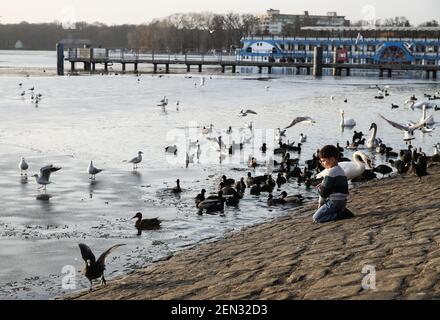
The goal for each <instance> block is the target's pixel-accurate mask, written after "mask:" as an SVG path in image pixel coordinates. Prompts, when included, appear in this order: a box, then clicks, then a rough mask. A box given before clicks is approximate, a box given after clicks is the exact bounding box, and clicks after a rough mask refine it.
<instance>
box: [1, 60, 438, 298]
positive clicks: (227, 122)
mask: <svg viewBox="0 0 440 320" xmlns="http://www.w3.org/2000/svg"><path fill="white" fill-rule="evenodd" d="M43 57H44V55H43ZM53 58H55V55H53ZM19 59H24V61H25V60H26V58H23V57H21V58H19ZM42 59H43V60H44V59H49V58H48V57H46V58H42ZM50 59H52V56H50ZM0 60H2V59H1V58H0ZM45 61H46V60H45ZM29 63H30V64H31V65H32V66H34V64H36V65H38V62H36V61H35V60H32V61H31V62H29ZM24 64H25V63H24ZM40 66H41V65H40ZM45 66H46V65H43V66H42V67H45ZM204 76H205V77H206V85H205V86H204V87H200V86H199V85H197V86H195V85H194V84H195V83H197V84H199V83H200V75H198V74H193V75H192V78H189V77H188V76H187V75H167V76H164V77H158V76H154V77H153V76H151V75H143V76H141V77H140V82H138V81H137V78H136V77H135V76H133V75H127V76H114V75H110V76H80V77H30V78H23V77H11V76H10V77H0V114H1V117H0V152H1V155H2V157H1V158H0V170H1V171H2V179H1V180H0V196H1V199H2V200H1V201H2V210H1V211H0V239H1V242H2V247H1V249H0V298H5V299H13V298H31V299H47V298H52V297H55V296H57V295H60V294H62V293H65V292H69V291H68V290H64V289H63V288H62V286H61V284H62V277H63V274H62V270H63V268H64V267H65V266H73V267H74V268H75V271H76V280H77V283H76V289H77V290H80V289H84V288H87V287H88V281H87V280H86V279H85V278H84V276H83V275H82V274H81V273H80V270H81V269H82V267H83V261H82V259H81V255H80V251H79V248H78V243H80V242H84V243H86V244H88V245H90V247H91V248H92V249H93V250H94V252H95V254H97V255H99V254H100V253H101V252H103V251H104V250H106V249H107V248H108V247H110V246H112V245H114V244H117V243H125V244H127V245H126V246H124V247H121V248H119V249H118V250H117V251H115V252H114V253H113V254H112V255H111V256H110V259H109V260H108V266H107V271H106V276H107V278H110V277H111V276H114V275H117V274H121V273H124V272H129V271H131V270H133V269H134V268H137V267H141V266H144V265H146V264H148V263H151V262H152V261H154V260H155V259H159V258H162V257H165V256H167V255H169V254H170V253H172V252H175V251H176V250H181V249H184V248H187V247H190V246H193V245H195V244H197V243H199V242H201V241H205V240H207V239H216V238H218V237H221V236H222V235H223V234H224V233H225V232H227V231H232V230H239V229H240V228H243V227H245V226H250V225H254V224H257V223H260V222H264V221H268V220H269V219H272V218H274V217H277V216H280V215H283V214H285V212H286V210H291V208H268V207H267V205H266V200H267V197H266V195H263V196H261V197H252V196H250V195H249V194H247V195H246V196H245V197H244V199H243V200H242V201H241V202H240V206H239V208H238V209H233V208H228V209H226V211H225V214H224V215H222V216H219V215H203V216H199V215H197V210H196V209H195V207H194V201H193V198H194V197H195V196H196V195H197V194H198V193H199V192H200V189H202V188H205V189H207V190H208V192H213V191H215V190H216V188H217V185H218V183H219V181H220V178H221V176H222V175H223V174H225V175H227V176H228V177H232V178H235V179H239V178H241V177H245V176H246V173H247V172H248V170H247V167H246V161H245V160H247V157H248V154H253V155H254V156H256V158H257V159H262V160H263V159H264V158H263V155H262V154H261V153H259V152H258V151H255V150H252V148H251V146H250V145H249V146H247V147H246V148H245V150H244V153H243V156H242V158H243V159H244V161H239V158H236V157H234V158H233V159H229V158H228V157H226V159H225V160H224V161H223V162H222V163H221V164H220V163H219V162H218V161H217V156H216V155H215V152H213V151H208V150H210V149H209V148H210V146H211V145H212V144H211V143H210V142H209V141H207V140H206V139H205V137H203V136H202V135H201V128H202V127H203V126H209V124H211V123H212V124H213V125H214V129H215V130H218V131H219V134H220V130H223V131H224V130H226V129H227V128H228V127H229V126H232V128H233V130H234V132H238V130H239V128H244V126H245V124H246V123H248V122H249V121H252V122H253V127H254V130H255V132H259V130H263V132H266V133H267V134H268V135H269V134H270V133H271V132H272V131H273V130H274V129H276V128H279V127H284V126H287V125H288V124H289V123H290V121H291V120H292V119H293V118H295V117H296V116H311V117H313V118H314V119H315V120H316V121H317V124H316V125H314V126H311V125H305V124H300V125H297V126H295V127H293V128H292V129H289V130H288V133H287V139H289V140H290V141H291V142H292V141H298V138H299V134H300V133H304V134H306V135H307V136H308V141H307V143H305V144H304V146H303V152H302V153H301V156H300V160H301V162H300V163H301V164H302V165H303V164H304V161H305V160H307V159H309V158H310V157H311V155H312V153H313V152H315V151H316V149H318V148H319V147H321V146H323V145H325V144H331V143H334V144H335V143H337V142H339V143H340V144H341V145H345V142H346V141H347V140H351V137H352V135H353V131H352V130H345V131H344V132H341V129H340V127H339V122H340V116H339V110H340V109H341V108H343V109H344V110H345V112H346V116H347V117H350V118H354V119H355V120H356V121H357V126H356V127H355V128H354V130H357V131H363V132H364V133H367V132H368V129H369V128H370V125H371V123H372V122H375V123H377V125H378V128H379V130H378V135H379V137H380V138H382V139H383V140H384V142H385V143H386V144H387V145H390V146H392V147H393V148H395V150H399V149H404V148H406V145H405V143H404V142H403V139H402V138H403V134H402V133H401V132H399V131H398V130H396V129H393V128H392V127H390V126H389V125H388V124H386V123H385V122H384V121H383V120H381V119H380V118H379V116H378V113H379V112H380V113H382V114H383V115H384V116H386V117H388V118H390V119H392V120H395V121H397V122H400V123H406V122H407V121H408V120H412V121H418V120H419V119H420V117H421V112H420V111H418V110H416V111H412V110H410V109H405V108H403V105H404V101H405V100H406V99H407V98H408V97H409V96H411V95H412V94H416V95H417V96H418V97H419V98H421V99H422V98H423V93H424V92H426V93H434V92H436V91H439V86H438V84H437V83H435V82H426V81H425V82H424V81H412V80H394V81H393V80H387V81H379V80H377V79H359V78H343V79H342V80H341V79H333V78H324V79H321V80H313V79H312V78H304V77H297V76H296V77H294V76H274V78H272V79H270V80H269V81H258V80H255V79H254V80H252V79H248V78H250V77H251V76H248V77H246V76H244V75H237V76H230V77H222V76H214V75H212V77H211V78H210V75H209V74H205V75H204ZM19 83H23V88H20V87H19V85H18V84H19ZM376 84H379V85H380V86H385V85H390V89H389V91H390V97H387V98H386V99H384V100H376V99H374V96H375V95H376V94H377V90H376V89H372V88H371V87H374V85H376ZM266 86H269V87H270V88H269V89H268V90H267V89H266V88H265V87H266ZM31 87H35V92H36V93H41V94H42V95H43V98H42V101H41V102H40V103H39V104H38V107H36V106H35V104H34V103H32V102H31V100H30V97H29V96H30V95H29V93H26V95H25V97H21V95H20V93H21V92H22V91H23V90H24V89H29V88H31ZM163 96H166V97H167V98H168V99H169V102H170V104H169V106H168V107H167V108H166V109H165V110H163V109H162V108H161V107H158V106H157V104H158V103H159V100H160V99H162V97H163ZM330 96H334V97H335V99H334V101H331V100H330ZM345 98H347V99H348V103H344V99H345ZM177 100H178V101H179V102H180V110H179V111H177V110H176V106H175V102H176V101H177ZM391 103H395V104H398V105H400V106H401V107H400V108H399V109H396V110H391ZM243 108H250V109H253V110H255V111H257V112H258V115H250V116H248V117H246V118H242V117H239V116H238V113H239V111H240V110H241V109H243ZM428 112H429V114H431V113H432V112H434V111H432V110H429V111H428ZM439 116H440V115H438V113H437V114H436V113H434V118H435V119H436V120H438V119H437V118H438V117H439ZM242 132H243V133H246V132H247V131H246V130H245V129H243V131H242ZM188 135H191V136H190V138H191V139H192V140H193V141H194V140H197V139H199V140H200V142H201V145H202V150H203V153H202V156H201V159H200V163H197V161H196V163H194V164H190V165H189V167H188V168H185V163H184V162H185V161H184V159H185V154H184V152H179V153H178V156H177V157H174V156H170V155H167V154H165V152H164V148H165V147H166V146H168V145H172V144H174V143H179V142H181V138H182V137H188ZM216 136H217V135H216ZM222 136H223V137H226V135H225V133H223V134H222ZM269 136H270V135H269ZM173 138H177V140H176V141H177V142H175V141H174V140H173ZM416 138H417V139H416V140H415V142H414V145H415V146H417V147H419V146H420V147H422V148H423V149H424V150H425V151H427V153H428V154H431V153H432V146H433V145H434V144H435V143H437V142H439V140H440V139H439V136H438V133H436V132H435V131H434V133H432V134H425V135H423V134H422V133H421V132H417V133H416ZM179 139H180V140H179ZM225 139H226V138H225ZM237 139H239V137H237ZM260 146H261V144H260V143H259V142H257V141H256V142H255V147H256V150H258V149H259V147H260ZM138 151H143V152H144V161H143V162H142V164H141V165H140V169H139V170H138V172H137V173H134V172H133V171H132V167H131V165H130V164H127V163H124V162H123V160H126V159H131V158H133V157H134V156H136V154H137V152H138ZM194 152H195V149H192V150H191V153H194ZM345 155H346V156H347V157H349V158H351V155H352V152H349V151H347V152H346V153H345ZM372 156H373V158H374V159H375V164H376V165H378V164H381V163H383V162H385V159H384V158H383V157H382V156H380V155H376V154H373V155H372ZM20 157H25V158H26V160H27V161H28V162H29V165H30V170H29V174H30V175H32V174H34V173H38V171H39V168H40V167H42V166H44V165H46V164H51V163H53V164H54V165H57V166H61V167H62V169H61V170H60V171H59V172H56V173H54V174H53V176H51V181H52V182H53V183H52V184H50V185H49V186H48V193H49V194H50V195H51V196H52V198H51V199H50V201H39V200H36V196H37V195H38V193H39V191H38V190H37V187H38V185H37V184H36V182H35V180H34V179H33V178H29V179H28V181H23V180H22V179H21V177H20V172H19V170H18V167H17V165H18V162H19V160H20ZM294 157H296V155H294ZM275 159H276V160H278V158H277V157H275ZM90 160H93V161H94V164H95V165H96V166H97V167H100V168H104V169H105V171H104V172H103V173H101V174H99V175H98V176H97V181H96V183H95V184H91V183H90V180H89V177H88V174H87V173H86V168H87V165H88V163H89V161H90ZM264 170H265V169H264V168H262V169H260V170H257V174H258V173H263V172H264ZM178 178H179V179H180V180H181V185H182V188H183V189H184V192H183V193H182V194H181V196H179V197H176V196H173V195H170V194H167V193H166V192H163V191H161V190H163V189H164V188H167V187H173V186H174V185H175V180H176V179H178ZM283 190H287V191H288V193H298V192H300V193H302V194H303V195H304V196H305V197H307V198H309V199H313V198H314V197H315V196H316V194H315V192H314V191H313V190H311V191H306V190H305V188H304V186H298V185H297V184H296V183H291V184H289V185H288V186H286V187H285V188H284V187H283ZM278 193H279V192H278V191H276V192H275V194H278ZM137 211H141V212H142V213H143V214H144V217H146V218H148V217H149V218H152V217H160V219H162V220H163V223H162V229H161V230H158V231H147V232H144V233H143V234H142V235H141V236H137V232H136V230H135V229H134V227H133V225H134V220H130V218H131V217H132V216H133V215H134V214H135V213H136V212H137Z"/></svg>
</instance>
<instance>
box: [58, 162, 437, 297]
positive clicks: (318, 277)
mask: <svg viewBox="0 0 440 320" xmlns="http://www.w3.org/2000/svg"><path fill="white" fill-rule="evenodd" d="M428 171H429V172H430V173H431V174H430V175H429V176H427V177H424V178H423V180H422V182H419V179H418V178H417V177H415V176H413V175H408V176H406V177H400V176H393V177H391V178H386V179H381V180H375V181H370V182H365V183H363V184H361V185H359V186H357V187H355V188H353V189H351V190H350V200H349V204H348V207H349V208H350V210H352V211H353V212H354V214H355V217H354V218H353V219H349V220H342V221H337V222H330V223H326V224H320V225H319V224H314V223H313V222H312V214H313V212H314V210H313V207H314V204H311V205H307V206H304V207H303V208H299V209H298V211H296V212H295V213H290V214H288V215H287V216H285V217H282V218H277V219H275V220H274V221H271V222H267V223H263V224H260V225H257V226H253V227H249V228H245V229H243V230H242V231H240V232H236V233H232V234H228V235H225V237H224V238H223V239H221V240H218V241H215V242H210V243H206V244H201V245H199V246H197V247H195V248H193V249H188V250H184V251H181V252H178V253H177V254H175V255H173V256H172V257H170V258H169V259H166V260H165V261H160V262H156V263H154V264H152V265H150V266H148V267H146V268H142V269H138V270H135V271H133V272H132V273H130V274H127V275H124V276H120V277H116V278H114V279H110V280H108V284H107V286H105V287H102V288H99V286H97V287H95V289H94V292H92V293H89V292H88V291H80V292H76V293H73V294H69V295H66V296H63V297H60V298H59V299H86V300H94V299H99V300H100V299H104V300H109V299H112V300H113V299H153V300H154V299H158V300H166V299H171V300H174V299H183V300H191V299H214V300H218V299H225V300H237V299H251V300H253V299H258V300H260V299H262V300H265V299H275V300H285V299H306V300H309V299H311V300H313V299H431V298H439V297H440V286H438V280H439V279H440V267H438V262H440V246H439V244H440V222H438V218H437V217H438V214H440V200H439V199H437V197H436V193H438V191H439V190H440V187H439V185H440V166H439V165H438V164H434V165H432V166H431V167H430V168H429V169H428ZM417 190H421V191H423V192H419V193H417V192H416V191H417ZM366 204H367V205H366ZM372 267H374V270H375V271H376V274H375V277H376V290H365V289H363V287H362V281H363V279H364V277H365V276H366V274H367V273H368V271H366V273H365V274H364V273H362V271H363V269H364V268H367V269H366V270H370V271H371V270H372V269H371V268H372ZM364 271H365V269H364ZM81 276H82V275H81Z"/></svg>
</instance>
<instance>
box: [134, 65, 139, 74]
mask: <svg viewBox="0 0 440 320" xmlns="http://www.w3.org/2000/svg"><path fill="white" fill-rule="evenodd" d="M134 72H138V64H137V63H135V64H134Z"/></svg>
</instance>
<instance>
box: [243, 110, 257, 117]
mask: <svg viewBox="0 0 440 320" xmlns="http://www.w3.org/2000/svg"><path fill="white" fill-rule="evenodd" d="M248 114H257V113H256V112H255V111H254V110H251V109H247V110H246V111H244V109H241V111H240V116H242V117H246V116H247V115H248Z"/></svg>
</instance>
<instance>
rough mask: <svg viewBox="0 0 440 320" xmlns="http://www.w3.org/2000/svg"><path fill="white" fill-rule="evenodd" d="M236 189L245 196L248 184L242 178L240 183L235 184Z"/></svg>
mask: <svg viewBox="0 0 440 320" xmlns="http://www.w3.org/2000/svg"><path fill="white" fill-rule="evenodd" d="M235 189H237V190H238V191H239V192H241V194H244V193H245V191H246V183H245V182H244V178H241V179H240V181H237V183H236V184H235Z"/></svg>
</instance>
